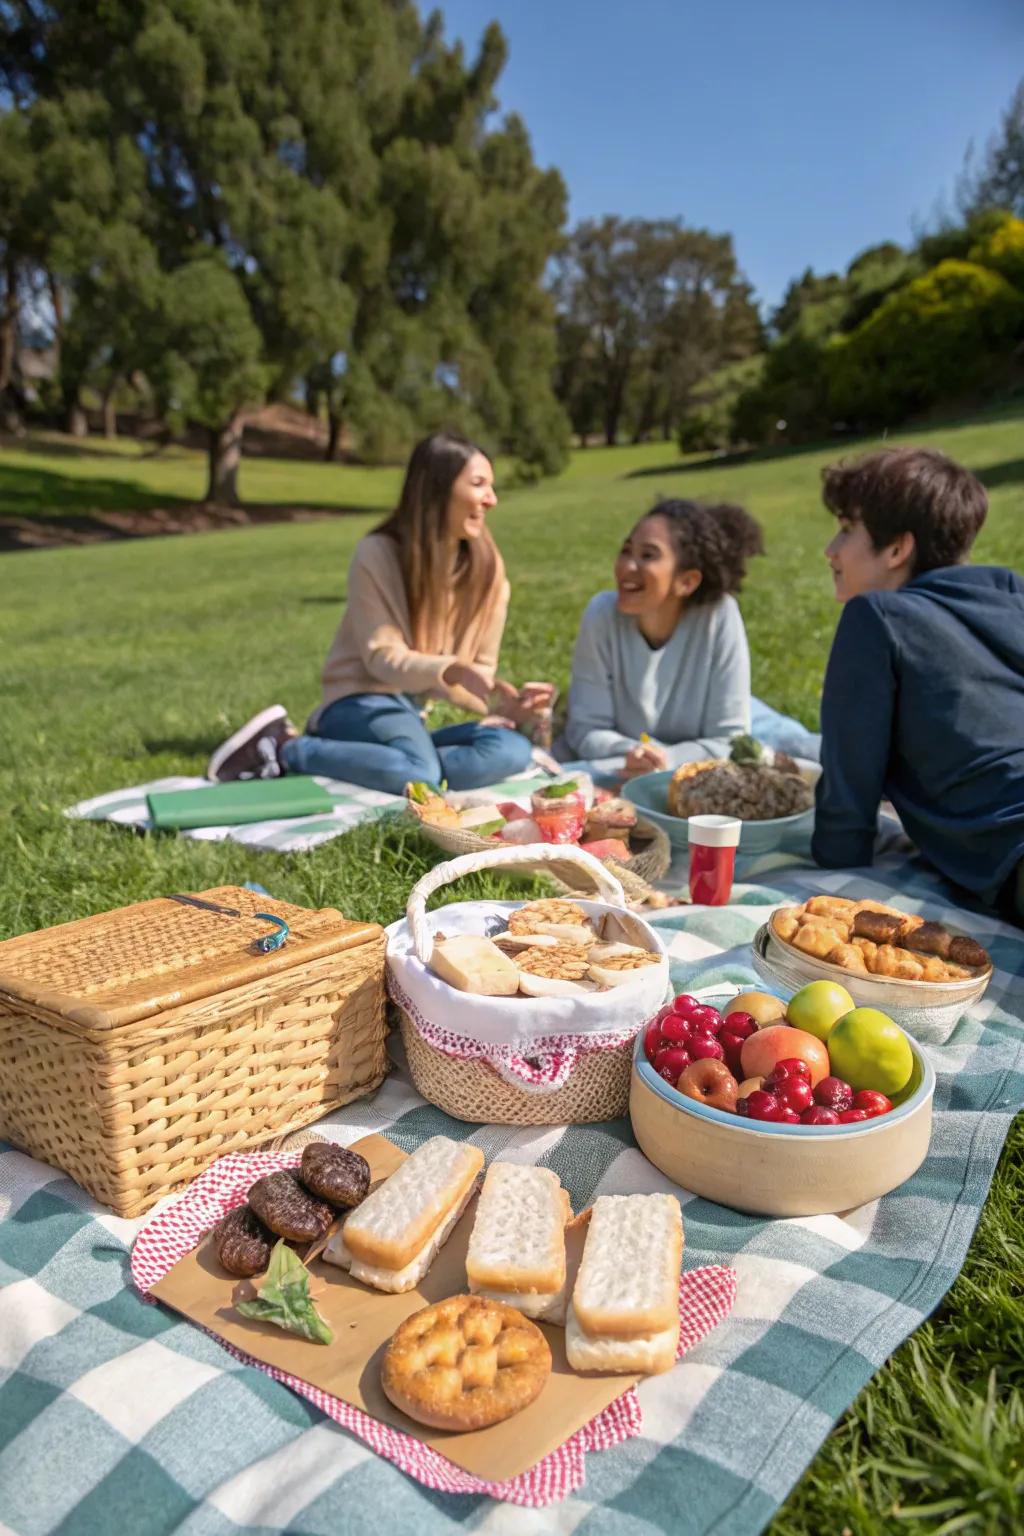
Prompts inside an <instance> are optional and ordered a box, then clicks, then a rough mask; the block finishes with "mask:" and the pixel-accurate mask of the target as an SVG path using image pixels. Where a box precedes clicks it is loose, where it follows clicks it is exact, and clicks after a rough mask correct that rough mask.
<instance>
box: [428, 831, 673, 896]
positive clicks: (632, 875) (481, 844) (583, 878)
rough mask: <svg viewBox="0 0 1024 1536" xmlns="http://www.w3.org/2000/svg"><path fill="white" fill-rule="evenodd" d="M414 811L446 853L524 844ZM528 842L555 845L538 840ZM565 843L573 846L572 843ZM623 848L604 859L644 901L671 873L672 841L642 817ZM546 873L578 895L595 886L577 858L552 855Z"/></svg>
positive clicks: (628, 891)
mask: <svg viewBox="0 0 1024 1536" xmlns="http://www.w3.org/2000/svg"><path fill="white" fill-rule="evenodd" d="M410 815H412V816H413V818H414V819H415V822H416V826H417V827H418V828H419V830H420V831H421V832H422V833H423V836H424V837H426V838H429V840H430V841H431V842H432V843H434V844H435V845H436V846H437V847H438V848H443V849H444V851H445V853H450V854H454V855H455V856H456V857H457V856H458V855H460V854H464V853H487V852H490V851H492V850H493V849H494V848H501V847H503V846H504V847H512V846H522V845H521V844H516V845H513V844H502V843H501V842H500V841H499V842H497V843H496V842H495V840H494V838H492V837H480V836H479V835H478V834H477V833H476V832H473V831H471V830H470V829H469V828H467V827H439V826H435V825H433V824H432V823H431V822H428V821H424V820H422V818H421V817H419V816H416V813H415V811H410ZM526 846H527V847H548V846H554V845H552V844H539V843H538V844H527V845H526ZM562 846H567V847H572V844H566V845H562ZM623 852H624V854H625V857H624V858H621V859H616V858H608V859H602V860H601V863H602V864H603V865H604V867H605V868H606V869H607V870H608V871H609V873H610V874H612V875H614V877H615V879H616V880H618V882H619V884H620V885H621V886H622V889H623V890H624V891H625V893H626V897H627V899H628V900H629V901H632V902H638V903H640V902H644V901H646V900H647V899H648V898H649V897H650V896H651V894H652V888H653V886H654V882H655V881H656V880H660V879H661V878H662V876H663V875H665V874H667V873H668V867H669V865H670V864H671V862H672V845H671V843H670V842H669V840H668V837H667V835H666V834H665V833H664V832H663V831H662V829H661V828H660V827H656V826H655V825H654V823H653V822H651V821H644V820H643V819H642V818H641V819H640V820H638V821H637V824H636V826H635V827H634V829H633V832H632V834H631V836H630V840H629V848H628V851H627V850H626V849H625V848H624V849H623ZM544 873H545V875H546V876H547V877H548V879H549V880H551V881H553V882H554V884H555V885H557V886H558V888H559V889H560V890H561V891H564V892H565V893H566V894H567V895H576V894H577V893H578V892H581V891H584V892H585V891H590V890H592V889H593V884H592V882H591V880H590V877H589V875H587V874H585V873H584V872H583V871H582V870H581V869H580V866H579V865H578V864H577V863H576V861H575V860H574V859H569V858H566V859H552V860H551V861H549V862H548V863H546V864H545V868H544Z"/></svg>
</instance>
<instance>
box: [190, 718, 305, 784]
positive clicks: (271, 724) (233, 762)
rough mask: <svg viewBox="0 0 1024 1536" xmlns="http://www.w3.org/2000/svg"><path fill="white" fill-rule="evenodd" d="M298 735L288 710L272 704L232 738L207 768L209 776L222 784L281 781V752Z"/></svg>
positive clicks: (216, 753) (215, 755)
mask: <svg viewBox="0 0 1024 1536" xmlns="http://www.w3.org/2000/svg"><path fill="white" fill-rule="evenodd" d="M295 734H296V731H295V727H294V726H293V725H292V723H291V721H290V720H289V719H288V715H287V712H286V710H285V709H284V708H283V707H282V705H280V704H272V705H271V706H270V708H269V709H264V710H262V711H261V712H260V714H258V715H253V717H252V719H251V720H249V721H247V722H246V724H245V725H243V726H242V728H241V730H239V731H236V732H235V734H234V735H233V736H229V737H228V739H227V741H225V742H224V743H223V744H222V745H221V746H219V747H218V748H217V750H216V752H215V753H214V754H213V756H212V757H211V758H210V761H209V762H208V763H207V765H206V777H207V778H208V779H213V780H214V781H215V782H216V783H218V784H227V783H230V782H231V781H232V780H234V779H277V778H280V776H281V774H282V773H283V772H284V769H283V768H282V766H281V758H280V751H281V748H282V747H283V746H284V744H285V742H286V741H288V740H289V739H290V738H291V737H292V736H294V735H295Z"/></svg>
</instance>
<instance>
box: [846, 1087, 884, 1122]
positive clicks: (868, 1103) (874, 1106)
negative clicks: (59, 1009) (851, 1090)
mask: <svg viewBox="0 0 1024 1536" xmlns="http://www.w3.org/2000/svg"><path fill="white" fill-rule="evenodd" d="M853 1107H854V1109H862V1110H864V1112H865V1114H866V1115H867V1117H868V1119H869V1120H873V1119H874V1118H875V1116H876V1115H887V1114H888V1113H889V1111H890V1109H892V1100H891V1099H887V1098H886V1096H885V1094H884V1093H878V1092H876V1090H875V1089H874V1088H862V1089H861V1090H860V1092H859V1093H855V1094H854V1096H853Z"/></svg>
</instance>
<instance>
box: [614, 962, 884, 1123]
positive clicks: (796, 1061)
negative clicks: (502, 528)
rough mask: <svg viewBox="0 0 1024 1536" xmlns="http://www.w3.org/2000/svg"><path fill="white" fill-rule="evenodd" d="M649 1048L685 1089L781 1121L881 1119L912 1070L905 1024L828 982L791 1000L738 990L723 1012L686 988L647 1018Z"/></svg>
mask: <svg viewBox="0 0 1024 1536" xmlns="http://www.w3.org/2000/svg"><path fill="white" fill-rule="evenodd" d="M751 1008H753V1009H755V1010H756V1013H755V1012H752V1011H751ZM802 1026H805V1027H802ZM806 1026H809V1027H806ZM644 1054H645V1056H646V1057H647V1060H648V1061H649V1062H650V1064H651V1066H652V1067H653V1068H654V1070H655V1072H657V1074H658V1076H659V1077H661V1078H663V1079H664V1080H665V1082H667V1083H668V1084H669V1085H670V1087H672V1088H674V1089H675V1090H676V1092H677V1093H679V1094H681V1095H683V1096H684V1097H686V1098H689V1099H694V1100H697V1101H698V1102H699V1103H702V1104H707V1105H709V1106H710V1107H711V1108H712V1109H718V1110H724V1111H726V1112H727V1113H730V1114H735V1115H740V1116H745V1117H747V1118H748V1119H750V1120H760V1121H769V1122H772V1123H773V1124H777V1125H858V1124H861V1123H862V1122H865V1121H868V1120H874V1119H876V1118H877V1117H878V1116H880V1115H886V1114H888V1113H889V1112H890V1111H891V1110H892V1108H893V1098H894V1097H895V1096H896V1095H898V1094H900V1093H902V1092H903V1091H904V1090H906V1089H907V1088H908V1086H909V1085H910V1084H911V1082H912V1079H913V1074H914V1056H913V1052H912V1050H911V1047H910V1044H909V1041H908V1040H907V1037H906V1036H905V1035H904V1033H903V1031H902V1030H901V1029H900V1028H899V1027H898V1026H897V1025H896V1024H894V1023H893V1021H892V1020H891V1019H890V1018H888V1017H887V1016H886V1015H885V1014H884V1013H882V1012H881V1011H880V1010H878V1009H876V1008H855V1007H854V1004H853V998H852V997H850V995H849V993H848V992H846V991H844V989H843V988H842V987H840V986H835V985H834V984H833V983H831V982H810V983H809V984H808V985H807V986H806V987H803V988H802V989H801V990H800V991H799V992H797V993H796V994H795V995H794V996H793V997H792V998H791V999H790V1001H789V1003H788V1005H787V1004H784V1003H783V1002H782V1001H781V999H778V998H772V997H770V996H769V995H768V994H767V993H760V994H759V993H747V994H740V996H738V997H737V998H734V999H733V1001H732V1002H731V1003H730V1004H729V1005H728V1006H727V1007H725V1008H724V1009H723V1010H722V1011H721V1012H720V1011H719V1010H718V1009H717V1008H712V1007H709V1006H708V1005H707V1004H704V1003H701V1002H699V1001H698V999H697V998H695V997H691V996H690V995H689V994H686V993H682V994H680V995H679V996H678V997H676V998H674V999H673V1001H672V1002H671V1003H669V1004H667V1005H666V1006H665V1007H664V1008H662V1009H661V1011H660V1012H659V1013H658V1014H657V1016H656V1017H655V1018H654V1019H653V1020H652V1022H651V1023H650V1024H649V1025H648V1027H647V1030H646V1032H645V1035H644Z"/></svg>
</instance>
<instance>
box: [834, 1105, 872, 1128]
mask: <svg viewBox="0 0 1024 1536" xmlns="http://www.w3.org/2000/svg"><path fill="white" fill-rule="evenodd" d="M867 1118H868V1112H867V1110H866V1109H841V1110H840V1111H839V1119H840V1122H841V1124H843V1125H852V1124H853V1123H854V1121H855V1120H866V1119H867Z"/></svg>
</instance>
